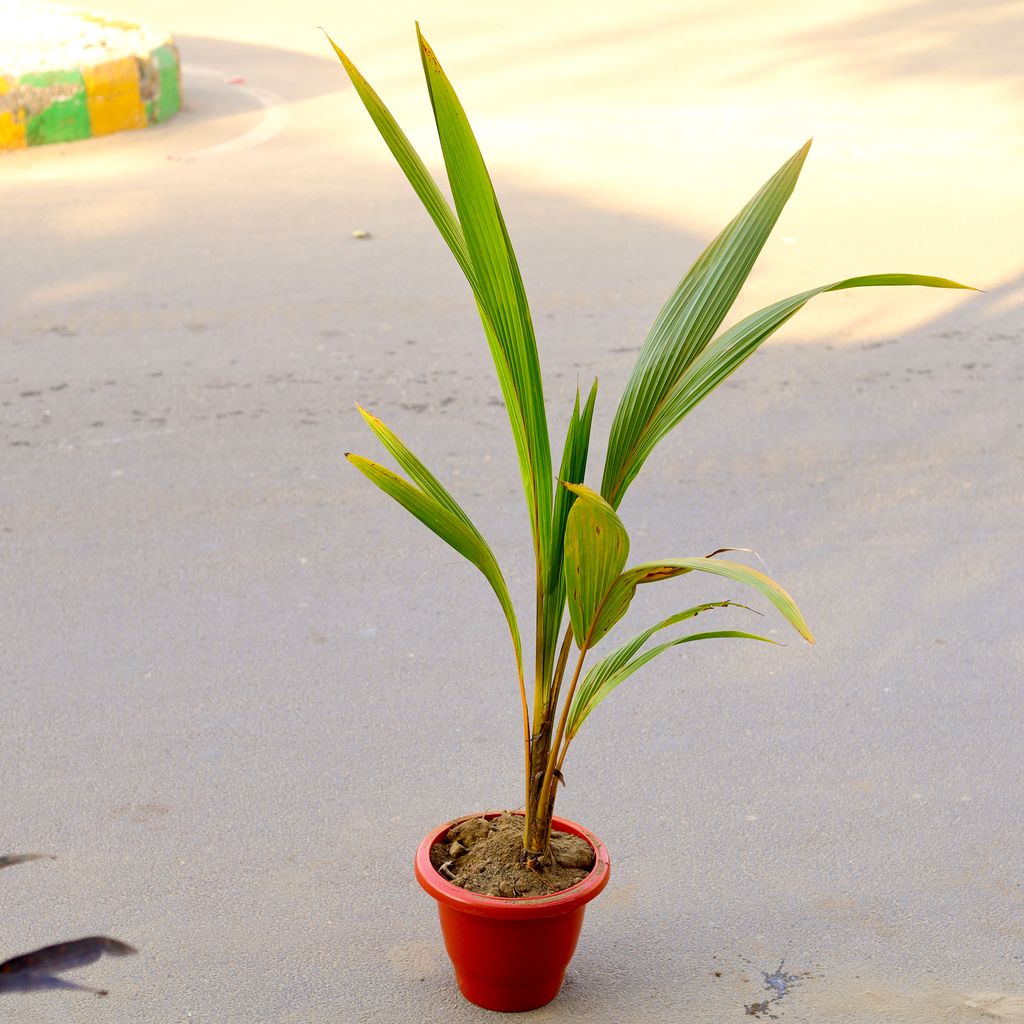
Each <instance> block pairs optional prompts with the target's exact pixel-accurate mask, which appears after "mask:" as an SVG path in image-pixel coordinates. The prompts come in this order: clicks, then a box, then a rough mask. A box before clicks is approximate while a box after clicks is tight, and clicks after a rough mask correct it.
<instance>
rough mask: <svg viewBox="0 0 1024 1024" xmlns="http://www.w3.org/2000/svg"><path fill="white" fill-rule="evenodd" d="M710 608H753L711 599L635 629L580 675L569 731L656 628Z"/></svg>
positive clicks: (666, 625) (661, 627) (658, 628)
mask: <svg viewBox="0 0 1024 1024" xmlns="http://www.w3.org/2000/svg"><path fill="white" fill-rule="evenodd" d="M713 608H743V609H745V610H746V611H754V609H753V608H748V607H747V605H745V604H738V603H737V602H736V601H711V602H708V603H707V604H699V605H697V606H696V607H694V608H687V609H686V611H683V612H679V613H677V614H676V615H671V616H669V617H668V618H667V619H662V621H661V622H658V623H655V625H653V626H651V627H650V628H649V629H645V630H644V631H643V632H642V633H638V634H637V635H636V636H635V637H633V639H632V640H630V641H629V642H628V643H626V644H623V645H622V646H621V647H619V648H618V649H617V650H614V651H612V652H611V654H608V655H606V656H605V657H604V658H602V659H601V660H600V661H599V662H597V664H595V665H593V666H592V667H591V669H590V671H589V672H588V673H587V674H586V676H584V678H583V682H582V683H580V685H579V686H578V687H577V690H576V695H575V696H574V697H573V702H572V709H571V711H570V715H569V735H570V736H572V735H573V733H574V729H573V722H574V721H576V720H577V719H578V716H579V714H580V711H581V709H583V708H585V707H587V706H588V705H589V704H590V703H591V698H592V696H593V694H594V693H595V692H597V691H598V690H599V689H600V688H601V687H602V686H603V685H604V683H605V681H606V680H608V679H610V678H611V677H612V676H613V675H615V674H616V673H617V672H618V671H619V670H620V669H622V668H623V666H625V665H626V663H627V662H628V661H629V660H630V659H631V658H632V657H633V656H634V655H635V654H636V653H637V651H639V650H640V648H641V647H643V645H644V644H645V643H647V641H648V640H650V638H651V637H652V636H654V634H655V633H657V632H658V631H659V630H662V629H667V628H668V627H669V626H674V625H676V623H678V622H683V621H684V620H686V619H692V618H694V617H696V616H697V615H700V614H701V613H702V612H706V611H710V610H711V609H713ZM754 614H755V615H759V614H760V612H754ZM579 721H582V719H579Z"/></svg>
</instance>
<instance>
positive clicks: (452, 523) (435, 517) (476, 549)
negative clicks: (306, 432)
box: [345, 419, 522, 665]
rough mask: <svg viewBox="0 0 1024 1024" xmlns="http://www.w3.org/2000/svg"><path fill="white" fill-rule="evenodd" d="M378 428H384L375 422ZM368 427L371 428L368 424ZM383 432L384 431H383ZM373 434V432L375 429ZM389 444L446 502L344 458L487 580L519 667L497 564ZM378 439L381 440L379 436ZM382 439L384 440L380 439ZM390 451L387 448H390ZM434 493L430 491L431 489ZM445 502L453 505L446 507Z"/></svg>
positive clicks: (360, 460) (473, 531)
mask: <svg viewBox="0 0 1024 1024" xmlns="http://www.w3.org/2000/svg"><path fill="white" fill-rule="evenodd" d="M367 422H370V420H369V419H368V420H367ZM376 422H377V424H378V425H379V426H380V427H383V424H381V423H380V421H379V420H377V421H376ZM371 426H373V424H372V423H371ZM384 430H385V431H386V430H387V428H384ZM375 431H376V428H375ZM388 434H389V435H390V438H391V439H393V440H392V443H395V442H397V444H398V445H399V446H401V450H402V452H403V454H402V456H399V455H397V454H396V458H398V459H399V462H400V463H402V464H403V465H405V464H406V462H415V464H416V465H417V466H418V467H419V469H418V470H417V475H419V474H420V473H422V474H425V475H426V476H427V477H429V478H430V480H431V481H433V484H435V485H436V487H437V488H440V490H441V491H442V492H443V494H444V496H445V497H446V498H447V501H445V500H444V499H441V498H439V497H436V496H435V495H434V494H432V493H427V492H425V491H423V490H420V489H419V488H417V487H414V486H413V485H412V484H410V483H409V482H408V481H407V480H403V479H402V477H400V476H399V475H398V474H397V473H393V472H392V471H391V470H390V469H387V468H386V467H384V466H381V465H379V464H378V463H376V462H373V461H371V460H370V459H367V458H364V457H363V456H362V455H353V454H352V453H351V452H346V453H345V458H346V459H348V461H349V462H351V463H352V465H353V466H355V467H356V469H358V470H359V471H360V472H361V473H362V474H363V475H364V476H366V477H367V478H368V479H370V480H371V481H373V483H375V484H376V485H377V486H378V487H379V488H380V489H381V490H382V491H383V492H384V493H385V494H388V495H390V496H391V497H392V498H394V499H395V501H397V502H398V503H399V504H400V505H401V506H402V507H403V508H405V509H406V510H407V511H409V512H411V513H412V514H413V515H414V516H415V517H416V518H417V519H418V520H419V521H420V522H421V523H423V525H424V526H426V527H427V528H428V529H429V530H432V531H433V532H434V533H436V534H437V536H438V537H440V538H441V540H443V541H444V542H445V543H446V544H450V545H451V546H452V547H453V548H455V550H456V551H458V552H459V554H460V555H462V556H463V557H464V558H466V559H468V560H469V561H470V562H472V563H473V565H475V566H476V567H477V568H478V569H479V570H480V571H481V572H482V573H483V574H484V576H485V577H486V579H487V582H488V583H490V585H491V589H492V590H493V591H494V594H495V596H496V597H497V598H498V602H499V603H500V604H501V608H502V611H504V613H505V619H506V620H507V622H508V628H509V631H510V632H511V634H512V643H513V645H514V646H515V650H516V660H517V662H518V663H519V664H520V665H521V664H522V644H521V641H520V638H519V625H518V623H517V621H516V613H515V609H514V608H513V606H512V599H511V598H510V597H509V593H508V587H507V586H506V585H505V578H504V577H503V576H502V574H501V569H500V568H499V567H498V563H497V560H496V559H495V557H494V554H493V552H492V551H491V549H490V547H489V546H488V544H487V542H486V541H485V540H484V539H483V537H482V536H481V535H480V531H479V530H478V529H477V528H476V527H475V526H474V525H473V524H472V523H471V522H470V520H469V517H468V516H467V515H466V513H465V512H463V511H462V509H461V508H459V506H458V505H457V504H455V501H454V499H453V498H452V497H451V495H449V494H448V492H447V491H445V490H444V488H443V487H441V485H440V484H439V483H437V481H436V480H435V479H434V477H433V476H431V475H430V474H429V472H428V471H427V470H426V468H425V467H423V465H422V463H420V462H419V461H418V460H417V459H416V457H415V456H414V455H413V454H412V453H411V452H409V451H408V449H406V448H405V447H404V446H403V445H401V442H400V441H398V439H397V438H396V437H395V436H394V434H391V433H390V431H388ZM378 436H381V435H380V434H379V433H378ZM382 439H383V438H382ZM389 449H390V445H389ZM411 472H412V471H411V470H410V473H411ZM432 489H433V488H432ZM448 502H451V504H452V505H454V506H455V507H454V509H453V508H451V507H449V505H448Z"/></svg>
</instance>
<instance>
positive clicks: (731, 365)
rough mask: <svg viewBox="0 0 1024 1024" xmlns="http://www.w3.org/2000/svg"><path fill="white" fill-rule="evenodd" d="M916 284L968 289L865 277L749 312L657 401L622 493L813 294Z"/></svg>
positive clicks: (926, 280)
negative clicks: (709, 397)
mask: <svg viewBox="0 0 1024 1024" xmlns="http://www.w3.org/2000/svg"><path fill="white" fill-rule="evenodd" d="M907 285H920V286H923V287H926V288H962V289H966V290H969V291H973V290H974V289H971V288H970V287H969V286H968V285H963V284H958V283H957V282H956V281H948V280H946V279H945V278H942V277H926V276H922V275H919V274H870V275H866V276H862V277H851V278H847V279H845V280H843V281H836V282H833V283H832V284H827V285H822V286H821V287H820V288H811V289H809V290H808V291H805V292H800V293H799V294H798V295H791V296H790V297H789V298H786V299H781V300H780V301H779V302H774V303H772V304H771V305H770V306H766V307H765V308H764V309H760V310H758V311H757V312H756V313H752V314H751V315H750V316H748V317H746V318H745V319H743V320H741V321H740V322H739V323H738V324H736V325H735V326H733V327H730V328H729V330H727V331H725V332H724V333H723V334H722V335H720V336H719V337H718V338H716V339H715V340H714V341H713V342H711V344H709V345H708V346H707V348H705V349H704V351H703V352H702V353H701V354H700V355H699V356H698V357H697V359H696V360H695V361H694V362H693V363H692V365H691V366H690V367H689V368H688V369H687V370H686V372H685V373H684V374H683V375H682V377H681V378H680V379H679V381H677V383H676V385H675V387H674V388H673V389H672V392H671V394H670V395H669V396H668V398H667V399H666V400H665V401H664V402H663V403H662V405H661V407H660V408H659V410H658V413H657V415H656V416H655V417H654V418H653V419H652V420H651V421H649V423H648V425H647V427H646V428H645V429H644V431H643V432H642V433H641V435H640V436H639V437H638V438H637V440H636V445H635V447H634V449H633V452H632V454H631V455H630V456H629V458H628V460H627V462H626V463H625V464H624V465H623V467H622V469H621V476H620V478H621V480H622V481H623V485H622V487H623V490H624V489H625V487H626V486H628V485H629V483H630V482H631V481H632V480H633V479H634V478H635V477H636V475H637V473H639V472H640V468H641V467H642V466H643V464H644V461H645V460H646V459H647V456H648V455H650V453H651V452H652V451H653V450H654V447H655V445H657V443H658V442H659V441H660V440H661V439H662V438H663V437H664V436H665V435H666V434H668V433H669V431H671V430H672V429H673V427H675V426H676V425H677V424H678V423H679V421H680V420H682V419H683V417H684V416H686V414H687V413H688V412H690V410H691V409H693V408H694V406H696V405H697V404H698V403H699V402H700V401H701V400H702V399H703V398H705V397H706V396H707V395H708V394H710V393H711V392H712V391H713V390H714V389H715V388H716V387H718V385H719V384H721V383H722V381H723V380H725V379H726V378H727V377H728V376H729V375H730V374H731V373H733V372H734V371H735V370H736V369H738V368H739V366H740V365H741V364H742V363H743V362H745V361H746V360H747V359H748V358H749V357H750V356H751V355H752V354H753V353H754V352H755V351H756V350H757V348H758V346H759V345H760V344H761V343H762V342H764V341H766V340H767V339H768V338H770V337H771V336H772V335H773V334H774V333H775V332H776V331H777V330H778V329H779V328H780V327H781V326H782V325H783V324H784V323H785V322H786V321H787V320H789V319H790V317H792V316H795V315H796V314H797V313H798V312H799V311H800V310H801V309H803V307H804V306H805V305H807V303H808V302H810V300H811V299H813V298H814V297H815V296H816V295H822V294H824V293H825V292H837V291H843V290H845V289H848V288H870V287H896V286H907Z"/></svg>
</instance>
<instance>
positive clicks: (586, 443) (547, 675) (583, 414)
mask: <svg viewBox="0 0 1024 1024" xmlns="http://www.w3.org/2000/svg"><path fill="white" fill-rule="evenodd" d="M596 399H597V380H596V379H595V380H594V383H593V385H592V386H591V388H590V394H589V395H588V396H587V401H586V403H585V404H584V406H583V409H582V411H581V410H580V393H579V389H578V388H577V389H576V403H575V405H574V406H573V411H572V416H571V417H570V419H569V426H568V429H567V430H566V434H565V446H564V448H563V451H562V462H561V466H560V467H559V470H558V479H559V480H562V481H564V482H565V483H567V484H581V483H583V478H584V477H585V476H586V472H587V455H588V453H589V450H590V428H591V425H592V424H593V420H594V403H595V401H596ZM575 501H576V495H575V493H573V491H571V490H570V489H569V488H568V487H558V488H556V489H555V502H554V511H553V513H552V516H551V553H550V555H549V556H548V559H547V565H548V579H547V585H546V587H545V596H544V618H543V652H542V653H543V668H542V674H541V678H542V679H543V680H550V679H551V672H552V668H553V666H554V661H555V648H556V647H557V646H558V633H559V631H560V629H561V626H562V617H563V616H564V614H565V566H564V553H565V524H566V521H567V519H568V518H569V512H570V510H571V509H572V506H573V503H574V502H575Z"/></svg>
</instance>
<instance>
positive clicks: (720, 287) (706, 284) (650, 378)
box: [601, 141, 811, 508]
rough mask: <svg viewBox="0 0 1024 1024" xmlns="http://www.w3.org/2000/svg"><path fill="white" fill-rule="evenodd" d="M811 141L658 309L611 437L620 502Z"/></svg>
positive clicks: (605, 484) (615, 496)
mask: <svg viewBox="0 0 1024 1024" xmlns="http://www.w3.org/2000/svg"><path fill="white" fill-rule="evenodd" d="M810 146H811V143H810V141H808V142H807V143H806V144H805V145H804V146H803V147H802V148H801V149H799V150H798V151H797V152H796V153H794V154H793V156H792V157H790V158H789V160H787V161H786V163H784V164H783V165H782V167H781V168H780V169H779V170H778V171H777V172H776V173H775V174H774V175H773V176H772V177H771V178H770V179H769V180H768V181H767V182H766V183H765V185H763V186H762V188H761V189H760V191H759V192H758V193H757V194H756V195H755V196H754V197H753V198H752V199H751V200H750V202H748V203H747V205H746V206H745V207H744V208H743V209H742V210H741V211H740V213H739V214H738V215H737V216H736V217H735V218H734V219H733V220H732V222H731V223H730V224H729V225H728V226H727V227H726V228H725V229H724V230H723V231H722V233H721V234H720V235H719V236H718V237H717V238H716V239H715V240H714V241H713V242H712V243H711V245H709V246H708V247H707V249H705V250H704V252H703V253H702V254H701V255H700V257H699V258H698V259H697V262H696V263H694V265H693V266H692V267H691V268H690V270H689V271H688V272H687V274H686V276H685V277H684V278H683V279H682V281H681V282H680V283H679V285H678V287H677V288H676V290H675V291H674V292H673V293H672V295H671V296H670V298H669V300H668V301H667V302H666V303H665V305H664V307H663V308H662V310H661V312H660V313H659V314H658V318H657V320H655V322H654V326H653V327H652V328H651V331H650V334H648V336H647V340H646V341H645V342H644V344H643V347H642V348H641V350H640V353H639V355H638V356H637V360H636V364H635V365H634V367H633V371H632V373H631V374H630V376H629V380H628V381H627V383H626V389H625V391H624V392H623V394H622V399H621V400H620V402H619V406H618V409H616V411H615V418H614V420H613V422H612V429H611V435H610V436H609V439H608V453H607V456H606V459H605V467H604V478H603V480H602V483H601V493H602V494H603V495H604V497H605V498H606V499H607V500H608V501H609V502H610V503H611V505H612V506H613V507H614V508H618V506H619V503H620V502H621V501H622V497H623V495H624V494H625V491H626V487H627V486H628V484H629V480H631V479H632V477H630V476H628V471H629V469H630V466H631V464H632V461H633V459H634V457H635V454H634V453H635V449H636V447H637V445H638V443H640V441H641V440H642V438H643V436H644V432H645V430H646V429H647V428H648V426H649V424H650V423H651V422H652V420H653V419H655V418H656V417H657V415H658V412H659V410H660V408H661V406H662V404H663V403H664V402H665V401H666V399H667V398H668V396H669V395H670V393H671V391H672V388H673V387H674V385H675V383H676V382H677V381H678V380H679V378H680V376H681V375H682V373H683V372H684V371H685V370H686V368H687V367H688V366H689V365H690V364H691V363H692V362H693V360H694V359H696V357H697V356H698V355H699V354H700V352H701V351H702V350H703V349H704V347H705V345H707V343H708V342H709V341H710V340H711V337H712V335H713V334H714V333H715V331H716V330H717V329H718V327H719V325H720V324H721V323H722V320H723V319H724V318H725V315H726V313H728V311H729V309H730V307H731V306H732V304H733V301H734V300H735V298H736V296H737V294H738V293H739V290H740V288H741V287H742V286H743V282H744V281H745V280H746V279H747V275H748V274H749V273H750V269H751V267H753V265H754V261H755V260H756V259H757V257H758V254H759V253H760V252H761V249H762V247H763V246H764V243H765V241H766V240H767V238H768V235H769V234H770V233H771V230H772V228H773V227H774V226H775V222H776V221H777V220H778V218H779V214H780V213H781V212H782V208H783V207H784V206H785V205H786V201H787V200H788V199H789V197H790V195H791V194H792V192H793V187H794V186H795V185H796V180H797V178H798V177H799V175H800V169H801V168H802V167H803V163H804V159H805V158H806V156H807V151H808V150H809V149H810ZM633 475H634V476H635V475H636V474H635V473H634V474H633Z"/></svg>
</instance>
